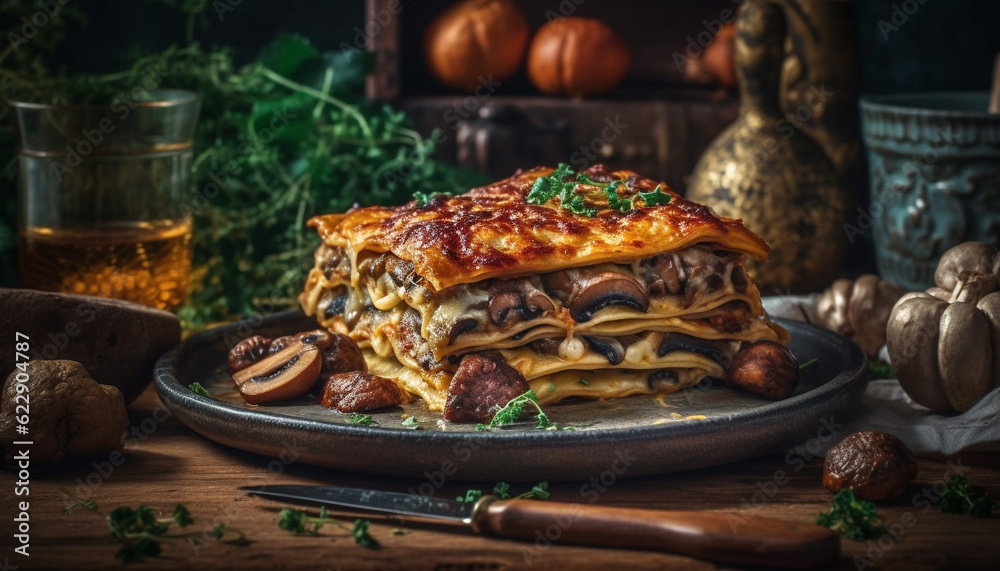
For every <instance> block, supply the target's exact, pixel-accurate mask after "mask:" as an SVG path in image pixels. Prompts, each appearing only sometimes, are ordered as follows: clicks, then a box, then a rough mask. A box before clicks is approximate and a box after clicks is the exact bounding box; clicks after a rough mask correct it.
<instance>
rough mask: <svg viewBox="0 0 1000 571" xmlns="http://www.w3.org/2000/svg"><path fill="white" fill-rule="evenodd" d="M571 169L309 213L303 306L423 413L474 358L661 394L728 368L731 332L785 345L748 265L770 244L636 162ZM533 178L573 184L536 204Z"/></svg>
mask: <svg viewBox="0 0 1000 571" xmlns="http://www.w3.org/2000/svg"><path fill="white" fill-rule="evenodd" d="M567 170H568V169H565V170H563V171H559V172H556V174H555V175H554V174H553V172H554V171H553V169H551V168H536V169H534V170H531V171H528V172H519V173H517V174H515V175H514V176H513V177H511V178H509V179H506V180H503V181H500V182H497V183H494V184H491V185H489V186H485V187H481V188H475V189H472V190H470V191H469V192H467V193H465V194H463V195H460V196H435V197H433V198H431V199H430V200H427V201H424V202H423V203H418V202H411V203H409V204H406V205H404V206H401V207H394V208H388V207H368V208H360V209H356V210H352V211H351V212H348V213H346V214H331V215H327V216H318V217H316V218H313V219H312V220H310V221H309V224H310V226H312V227H314V228H316V229H317V231H318V232H319V234H320V237H321V238H322V244H321V245H320V247H319V249H318V250H317V251H316V256H315V267H314V268H313V269H312V270H311V271H310V273H309V277H308V279H307V282H306V286H305V291H304V292H303V293H302V295H301V296H300V298H299V301H300V304H301V305H302V307H303V309H304V310H305V312H306V313H307V314H308V315H315V316H316V317H317V319H318V321H319V323H320V324H321V325H323V326H325V327H327V328H328V329H330V330H332V331H336V332H340V333H346V334H348V335H350V336H351V337H352V338H353V339H354V340H355V341H357V342H358V344H359V345H360V346H361V347H362V349H363V351H364V352H365V357H366V360H367V362H368V365H369V369H370V371H371V372H372V373H374V374H377V375H380V376H383V377H386V378H389V379H393V380H394V381H395V382H396V383H397V384H398V385H399V386H400V387H401V388H402V389H404V390H405V391H407V392H408V393H411V394H415V395H419V396H420V397H422V398H423V399H424V400H425V401H426V403H427V405H428V406H429V407H430V408H431V409H432V410H443V409H444V408H445V402H446V399H447V398H448V391H449V386H450V385H451V383H452V379H453V376H454V375H455V373H456V371H457V370H458V369H459V365H460V364H461V362H462V360H463V358H464V357H466V356H467V355H472V354H475V355H483V354H488V355H490V356H491V358H494V359H496V360H500V361H503V362H505V363H506V364H507V365H509V366H510V367H513V368H514V369H516V371H517V372H519V373H520V375H522V376H523V377H524V380H525V381H526V383H527V386H530V387H531V388H532V389H533V390H534V391H535V393H536V394H537V395H538V398H539V402H541V403H543V404H544V403H550V402H556V401H559V400H561V399H563V398H567V397H585V398H615V397H622V396H626V395H632V394H655V393H668V392H673V391H676V390H679V389H682V388H684V387H689V386H692V385H695V384H697V383H699V382H700V381H701V380H702V379H704V378H705V377H714V378H724V377H725V375H726V369H727V368H728V366H729V363H730V361H731V359H732V357H733V355H735V353H736V352H737V351H738V350H739V348H740V346H741V344H742V343H744V342H749V341H755V340H758V339H769V340H774V341H779V342H782V343H784V342H787V340H788V334H787V332H786V331H785V330H784V329H782V328H781V327H780V326H778V325H776V324H774V323H772V322H771V321H770V319H768V317H767V315H766V314H765V312H764V309H763V307H762V306H761V301H760V293H759V292H758V291H757V288H756V287H755V286H754V284H753V283H752V282H751V280H750V279H749V278H748V276H747V273H746V272H745V271H744V268H743V266H744V263H745V261H746V259H747V257H748V256H752V257H754V258H757V259H760V260H764V259H765V258H766V257H767V253H768V247H767V245H766V244H765V243H764V242H763V241H762V240H761V239H760V238H759V237H758V236H757V235H755V234H753V233H752V232H750V231H749V230H747V229H746V228H745V227H744V226H743V225H742V223H741V222H740V221H738V220H730V219H724V218H719V217H717V216H715V214H714V213H713V212H712V211H711V210H710V209H708V208H706V207H704V206H701V205H698V204H695V203H692V202H689V201H687V200H684V199H683V198H681V197H680V196H679V195H677V194H676V193H674V192H673V191H672V190H670V189H669V188H668V187H667V186H666V185H664V184H663V183H657V182H655V181H653V180H650V179H647V178H643V177H641V176H639V175H637V174H636V173H634V172H631V171H617V172H612V171H610V170H609V169H607V168H606V167H603V166H601V165H598V166H594V167H591V168H590V169H588V170H586V171H584V172H582V173H580V174H578V175H577V174H570V175H568V176H567V177H566V178H565V179H562V178H561V177H559V174H560V172H566V171H567ZM554 177H557V178H554ZM540 178H545V179H546V180H545V181H542V182H545V183H548V182H549V181H554V182H555V183H562V185H563V188H569V189H570V190H569V191H566V192H564V193H563V194H562V195H561V196H549V197H548V198H545V196H544V195H543V196H542V198H543V199H544V200H540V199H539V196H538V194H536V193H533V188H535V189H536V190H537V187H538V186H539V185H538V184H536V181H538V179H540ZM609 189H610V190H609ZM640 195H645V196H646V198H645V199H642V198H641V196H640ZM654 195H657V196H659V197H660V199H659V200H656V201H654V200H650V199H649V197H650V196H654ZM637 197H638V199H637ZM647 202H654V203H656V205H649V204H647ZM570 206H572V208H570Z"/></svg>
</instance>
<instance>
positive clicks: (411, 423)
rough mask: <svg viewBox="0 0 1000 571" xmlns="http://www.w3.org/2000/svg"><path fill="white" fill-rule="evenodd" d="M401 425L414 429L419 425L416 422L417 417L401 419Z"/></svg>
mask: <svg viewBox="0 0 1000 571" xmlns="http://www.w3.org/2000/svg"><path fill="white" fill-rule="evenodd" d="M402 424H403V426H405V427H407V428H414V429H417V428H420V423H419V422H418V421H417V417H415V416H408V417H406V418H405V419H403V423H402Z"/></svg>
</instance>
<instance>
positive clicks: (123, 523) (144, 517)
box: [107, 504, 250, 563]
mask: <svg viewBox="0 0 1000 571" xmlns="http://www.w3.org/2000/svg"><path fill="white" fill-rule="evenodd" d="M107 522H108V529H109V530H110V532H111V537H112V538H113V539H114V540H115V541H119V542H121V543H122V547H121V549H119V550H118V553H115V559H118V560H119V561H121V562H122V563H138V562H140V561H144V560H145V559H146V558H148V557H158V556H159V555H160V541H169V540H172V539H186V540H187V541H189V542H191V543H193V544H196V545H202V544H204V540H203V539H201V536H202V534H203V532H200V531H196V532H189V533H167V531H168V530H169V529H170V526H172V525H177V526H179V527H181V528H184V527H187V526H189V525H191V524H192V523H194V519H193V518H192V517H191V514H190V513H189V512H188V510H187V508H185V507H184V506H183V505H182V504H177V506H176V507H175V508H174V513H173V514H172V515H171V516H170V517H167V518H158V517H156V514H155V513H153V510H152V508H149V507H147V506H139V507H137V508H136V509H134V510H133V509H132V508H128V507H124V508H116V509H114V510H112V511H111V513H109V514H108V515H107ZM227 533H229V534H231V535H234V537H233V538H232V539H225V540H224V539H223V537H225V536H226V534H227ZM209 535H211V536H212V537H213V538H215V539H216V540H219V541H222V542H223V543H229V544H232V545H249V543H250V542H249V541H247V538H246V536H245V535H243V532H240V531H237V530H235V529H232V528H229V527H226V526H225V525H223V524H219V525H217V526H215V527H213V528H212V530H211V531H210V532H209Z"/></svg>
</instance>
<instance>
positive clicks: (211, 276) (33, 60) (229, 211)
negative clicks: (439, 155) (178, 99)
mask: <svg viewBox="0 0 1000 571" xmlns="http://www.w3.org/2000/svg"><path fill="white" fill-rule="evenodd" d="M16 4H17V3H6V4H4V5H3V8H4V9H5V12H6V13H8V14H10V16H12V17H11V18H10V21H12V22H16V23H17V24H18V25H20V22H21V17H22V16H23V15H27V16H28V17H29V18H30V16H31V11H32V10H34V5H35V3H33V2H25V3H23V4H24V8H23V9H22V8H21V7H17V6H15V5H16ZM172 4H174V5H177V6H179V7H180V9H181V10H182V11H184V12H186V13H187V14H188V25H187V30H186V31H187V42H185V43H182V44H178V45H173V46H170V47H168V48H166V49H164V50H162V51H159V52H144V51H141V50H138V49H133V50H130V51H129V52H128V53H127V54H126V65H125V68H124V69H123V70H122V71H121V72H118V73H113V74H106V75H88V74H72V75H70V74H66V73H62V72H60V73H58V74H56V73H52V72H50V71H49V70H48V69H47V68H46V67H45V65H44V61H43V59H42V57H41V55H42V54H41V52H40V51H39V50H37V49H36V48H37V47H49V46H48V45H47V44H46V43H45V42H41V41H40V40H37V41H36V40H33V41H32V42H31V43H30V44H29V45H26V46H23V47H22V48H21V49H20V50H19V52H18V53H17V54H13V55H11V54H8V55H10V57H7V58H6V60H4V58H3V56H2V54H0V98H20V99H28V100H33V101H44V102H48V103H66V102H72V103H105V102H110V101H112V100H113V99H114V98H115V97H117V96H118V95H119V94H121V93H123V92H126V93H127V92H129V91H130V90H131V89H132V88H133V87H135V86H137V85H142V82H143V81H144V80H146V79H147V75H148V74H149V71H148V70H149V69H153V70H156V71H157V72H158V74H159V76H161V77H162V78H163V79H162V81H161V83H160V85H159V86H158V87H159V88H161V89H167V88H171V89H192V90H195V91H198V92H200V93H201V96H202V106H201V113H200V117H199V122H198V129H197V132H196V135H195V140H194V145H193V149H194V156H193V160H192V179H191V187H190V189H188V190H187V191H186V192H185V208H186V209H187V210H188V211H189V212H190V213H191V215H192V216H193V218H194V236H193V239H192V247H193V251H194V271H193V274H192V287H191V295H190V298H189V300H188V304H187V305H186V306H185V307H183V308H182V309H181V310H180V311H179V315H180V316H181V318H182V320H183V321H184V324H185V326H187V327H188V328H192V327H197V326H203V325H206V324H208V323H212V322H215V321H219V320H224V319H231V318H233V317H238V316H244V315H257V314H261V313H265V314H266V313H272V312H276V311H280V310H282V309H284V308H291V307H294V306H295V297H296V296H297V295H298V293H299V291H300V290H301V288H302V284H303V283H304V282H305V278H306V274H307V272H308V270H309V268H310V267H311V266H312V258H313V252H314V250H315V248H316V247H317V246H318V244H319V238H318V236H317V235H316V233H315V232H314V231H313V230H311V229H309V228H306V227H305V222H306V221H307V220H308V219H309V218H310V217H311V216H313V215H317V214H324V213H329V212H342V211H345V210H347V209H349V208H351V207H352V206H354V205H355V204H360V205H371V204H382V205H387V204H402V203H404V202H407V201H408V200H409V199H410V197H411V196H412V195H414V194H418V195H422V196H428V197H431V196H433V195H434V193H445V192H459V191H464V190H465V189H467V188H469V187H472V186H476V185H478V184H483V183H485V182H487V181H486V179H485V177H483V176H480V175H477V174H474V173H470V172H468V171H465V170H463V169H459V168H457V167H454V166H450V165H447V164H445V163H442V162H440V161H437V160H435V159H434V158H433V156H434V151H435V146H436V143H435V141H441V140H442V138H441V137H442V134H440V133H435V134H432V135H431V136H429V137H424V136H422V135H421V134H420V133H418V132H417V131H415V130H414V129H413V126H412V124H411V121H410V119H409V117H407V116H406V114H405V113H403V112H401V111H398V110H396V109H393V108H392V107H390V106H388V105H384V104H381V103H377V102H373V101H369V100H367V99H365V97H364V82H365V78H366V76H367V75H368V73H369V72H370V71H371V70H372V67H373V63H374V54H371V53H366V52H362V51H359V50H350V51H341V52H321V51H319V50H318V49H316V48H315V47H314V46H313V45H312V44H311V43H310V42H309V41H308V40H306V39H305V38H303V37H300V36H296V35H282V36H279V37H278V38H276V39H275V40H274V41H273V42H271V43H270V44H269V45H268V46H266V47H265V48H264V49H263V50H261V52H260V54H259V55H258V56H257V58H256V59H255V60H253V61H251V62H250V63H248V64H246V65H243V66H238V65H236V64H235V62H234V57H233V51H232V50H231V49H228V48H214V47H213V48H207V47H206V46H203V45H201V44H200V43H198V42H196V41H194V30H195V24H197V22H198V21H199V20H201V19H203V15H204V12H205V10H211V9H212V3H211V2H209V1H207V0H191V1H184V2H172ZM70 8H74V10H70ZM22 11H23V12H24V14H22ZM70 12H73V13H74V14H79V13H80V11H79V10H76V9H75V7H74V6H67V7H66V10H64V16H65V14H67V13H70ZM64 16H61V17H60V18H59V21H60V22H65V23H73V22H75V21H77V20H66V19H64ZM55 20H56V19H55V18H54V19H53V21H54V22H55ZM52 26H55V23H53V24H50V27H52ZM50 27H47V28H46V34H44V36H46V37H49V32H50ZM65 27H66V26H64V28H65ZM51 29H52V30H54V29H55V28H54V27H52V28H51ZM42 36H43V34H39V38H41V37H42ZM6 113H7V110H6V107H5V106H0V129H6V131H5V132H4V133H2V134H3V135H7V134H9V133H10V130H9V129H10V128H9V127H7V124H8V122H9V120H8V119H7V118H6V117H4V115H5V114H6ZM12 141H13V138H12V137H5V136H0V161H2V162H0V167H2V168H0V179H2V180H0V183H2V182H6V183H7V184H8V186H10V187H11V188H13V181H14V180H15V179H16V175H17V164H16V158H15V154H14V149H13V143H12ZM4 200H5V199H0V202H3V201H4ZM2 206H3V205H2V204H0V211H2V210H3V208H2ZM9 207H10V208H11V210H10V213H9V214H8V217H7V218H8V219H9V220H10V221H11V222H10V223H11V224H12V221H13V218H11V216H12V212H13V210H12V208H13V204H10V205H9ZM3 220H4V216H3V215H2V212H0V234H4V233H5V230H4V227H5V226H4V222H3ZM5 244H6V242H5ZM11 244H13V242H12V243H11ZM5 247H8V251H10V250H9V248H13V247H14V246H13V245H11V246H5ZM0 254H2V252H0ZM8 256H9V254H8ZM5 273H6V272H5Z"/></svg>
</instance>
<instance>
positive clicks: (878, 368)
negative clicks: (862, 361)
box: [868, 359, 896, 381]
mask: <svg viewBox="0 0 1000 571" xmlns="http://www.w3.org/2000/svg"><path fill="white" fill-rule="evenodd" d="M895 378H896V372H895V371H893V370H892V365H890V364H889V363H886V362H884V361H879V360H878V359H873V360H870V361H868V380H869V381H877V380H879V379H895Z"/></svg>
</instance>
